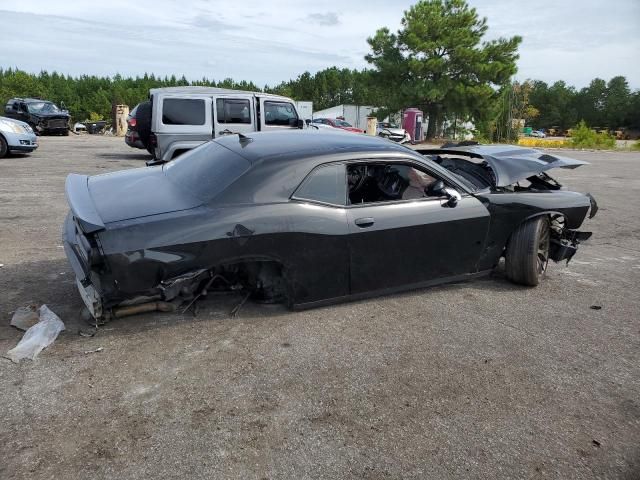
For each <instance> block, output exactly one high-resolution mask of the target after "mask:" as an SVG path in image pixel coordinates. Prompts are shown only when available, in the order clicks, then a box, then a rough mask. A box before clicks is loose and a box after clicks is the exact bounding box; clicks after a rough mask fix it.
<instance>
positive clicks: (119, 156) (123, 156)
mask: <svg viewBox="0 0 640 480" xmlns="http://www.w3.org/2000/svg"><path fill="white" fill-rule="evenodd" d="M96 157H100V158H108V159H109V158H110V159H115V160H150V159H151V155H150V154H148V153H97V154H96Z"/></svg>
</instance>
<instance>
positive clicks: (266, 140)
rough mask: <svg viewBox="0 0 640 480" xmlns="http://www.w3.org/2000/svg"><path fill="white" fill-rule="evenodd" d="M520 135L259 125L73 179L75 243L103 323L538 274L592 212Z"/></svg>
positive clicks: (563, 254)
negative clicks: (496, 139)
mask: <svg viewBox="0 0 640 480" xmlns="http://www.w3.org/2000/svg"><path fill="white" fill-rule="evenodd" d="M584 163H585V162H581V161H578V160H574V159H570V158H565V157H560V156H555V155H549V154H545V153H542V152H540V151H537V150H532V149H525V148H519V147H513V146H503V145H499V146H483V145H472V146H463V147H447V148H443V149H437V150H417V151H416V150H411V149H409V148H407V147H404V146H401V145H398V144H396V143H393V142H390V141H387V140H383V139H379V138H375V137H368V136H365V135H361V136H357V135H345V134H340V133H333V132H326V131H295V132H267V133H252V134H250V135H249V136H244V135H229V136H225V137H222V138H219V139H216V140H213V141H210V142H208V143H206V144H204V145H202V146H200V147H198V148H196V149H194V150H192V151H190V152H188V153H186V154H184V155H182V156H181V157H180V158H179V159H177V160H174V161H172V162H170V163H167V164H165V165H160V166H156V167H151V168H149V167H144V168H139V169H133V170H126V171H121V172H114V173H109V174H105V175H97V176H92V177H87V176H85V175H75V174H72V175H69V177H68V178H67V182H66V194H67V199H68V202H69V205H70V207H71V211H70V213H69V215H68V217H67V219H66V222H65V226H64V233H63V236H64V247H65V252H66V254H67V257H68V258H69V261H70V262H71V265H72V267H73V270H74V272H75V274H76V276H77V284H78V288H79V290H80V293H81V295H82V298H83V299H84V302H85V304H86V305H87V307H88V309H89V311H90V312H91V314H92V315H93V317H95V318H96V319H107V318H109V317H111V316H115V317H118V316H124V315H127V314H131V313H135V312H140V311H151V310H157V309H160V310H171V309H172V308H175V305H178V304H179V303H181V302H186V303H187V304H190V303H192V302H194V301H195V300H196V299H197V298H199V297H200V296H202V295H206V292H207V291H211V290H216V289H218V290H241V291H245V292H247V296H249V295H250V296H253V298H255V299H256V300H259V301H264V302H284V303H286V304H287V305H289V306H290V307H311V306H317V305H322V304H326V303H330V302H335V301H339V300H346V299H353V298H359V297H364V296H370V295H378V294H382V293H389V292H395V291H399V290H404V289H411V288H417V287H422V286H427V285H433V284H437V283H442V282H449V281H452V280H459V279H464V278H469V277H473V276H476V275H481V274H484V273H487V272H490V271H491V270H492V269H493V268H494V267H496V265H497V264H498V262H499V260H500V258H501V257H505V261H506V267H505V268H506V275H507V277H508V278H509V279H510V280H512V281H514V282H516V283H520V284H523V285H536V284H537V283H538V282H539V280H540V278H541V276H542V275H543V274H544V273H545V270H546V269H547V264H548V262H549V260H550V259H551V260H554V261H560V260H567V261H568V260H569V259H570V258H571V257H572V256H573V255H574V253H575V252H576V248H577V246H578V243H579V242H580V241H581V240H585V239H587V238H589V236H590V235H591V234H590V233H588V232H579V231H577V230H576V229H577V228H579V227H580V225H581V224H582V222H583V220H584V219H585V217H586V216H587V214H589V216H590V217H592V216H593V215H595V213H596V210H597V205H596V203H595V201H594V199H593V197H591V196H590V195H589V194H582V193H576V192H570V191H566V190H564V189H562V187H561V185H560V184H559V183H558V182H557V181H555V180H554V179H553V178H551V177H550V176H549V175H548V174H547V173H546V172H547V171H548V170H550V169H552V168H556V167H563V168H575V167H577V166H580V165H582V164H584Z"/></svg>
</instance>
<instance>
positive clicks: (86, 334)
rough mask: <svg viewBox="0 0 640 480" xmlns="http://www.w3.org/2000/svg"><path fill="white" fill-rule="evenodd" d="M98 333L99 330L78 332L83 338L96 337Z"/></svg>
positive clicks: (81, 330)
mask: <svg viewBox="0 0 640 480" xmlns="http://www.w3.org/2000/svg"><path fill="white" fill-rule="evenodd" d="M96 333H98V329H97V328H92V329H91V330H86V329H80V330H78V335H80V336H81V337H95V335H96Z"/></svg>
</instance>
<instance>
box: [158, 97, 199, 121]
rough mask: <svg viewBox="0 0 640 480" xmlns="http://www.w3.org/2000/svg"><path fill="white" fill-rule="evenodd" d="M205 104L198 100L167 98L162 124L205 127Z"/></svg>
mask: <svg viewBox="0 0 640 480" xmlns="http://www.w3.org/2000/svg"><path fill="white" fill-rule="evenodd" d="M204 122H205V104H204V100H203V99H197V98H165V99H164V100H163V101H162V123H164V124H165V125H204Z"/></svg>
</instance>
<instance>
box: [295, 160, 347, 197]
mask: <svg viewBox="0 0 640 480" xmlns="http://www.w3.org/2000/svg"><path fill="white" fill-rule="evenodd" d="M293 198H295V199H298V200H310V201H313V202H320V203H328V204H331V205H341V206H344V204H345V202H346V198H347V185H346V181H345V167H344V165H341V164H333V165H323V166H320V167H317V168H316V169H314V170H312V171H311V173H310V174H309V175H308V176H307V178H305V179H304V181H303V182H302V184H300V186H299V187H298V189H297V190H296V192H295V193H294V194H293Z"/></svg>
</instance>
